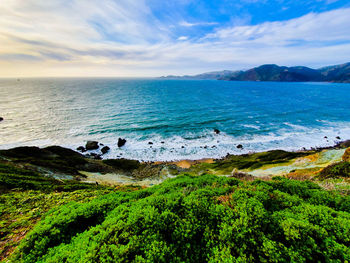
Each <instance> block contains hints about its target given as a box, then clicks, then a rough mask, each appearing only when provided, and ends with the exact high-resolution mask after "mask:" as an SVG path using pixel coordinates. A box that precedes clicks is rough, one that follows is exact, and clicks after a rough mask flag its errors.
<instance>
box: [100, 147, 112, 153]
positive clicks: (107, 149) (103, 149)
mask: <svg viewBox="0 0 350 263" xmlns="http://www.w3.org/2000/svg"><path fill="white" fill-rule="evenodd" d="M109 150H110V148H109V147H108V146H104V147H103V148H102V149H101V152H102V154H105V153H107V152H109Z"/></svg>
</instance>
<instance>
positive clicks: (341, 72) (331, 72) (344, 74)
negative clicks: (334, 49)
mask: <svg viewBox="0 0 350 263" xmlns="http://www.w3.org/2000/svg"><path fill="white" fill-rule="evenodd" d="M319 71H320V72H321V74H322V75H323V76H325V78H326V79H327V81H333V82H347V83H350V62H349V63H345V64H341V65H335V66H330V67H325V68H320V69H319Z"/></svg>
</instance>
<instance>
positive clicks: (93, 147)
mask: <svg viewBox="0 0 350 263" xmlns="http://www.w3.org/2000/svg"><path fill="white" fill-rule="evenodd" d="M85 148H86V150H88V151H89V150H96V149H98V148H99V146H98V142H96V141H87V143H86V145H85Z"/></svg>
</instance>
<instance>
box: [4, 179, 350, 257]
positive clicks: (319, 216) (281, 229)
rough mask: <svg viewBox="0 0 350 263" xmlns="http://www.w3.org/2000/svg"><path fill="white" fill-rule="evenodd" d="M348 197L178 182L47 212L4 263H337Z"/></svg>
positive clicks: (348, 229)
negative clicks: (8, 262)
mask: <svg viewBox="0 0 350 263" xmlns="http://www.w3.org/2000/svg"><path fill="white" fill-rule="evenodd" d="M349 212H350V211H349V197H348V196H341V195H339V194H335V193H331V192H326V191H324V190H322V189H320V187H318V186H317V185H316V184H313V183H310V182H300V181H292V180H286V179H283V178H277V179H276V180H273V181H267V182H266V181H254V182H243V181H239V180H237V179H234V178H226V177H216V176H213V175H202V176H198V177H196V176H191V175H183V176H179V177H177V178H175V179H171V180H167V181H165V182H163V183H162V184H160V185H157V186H154V187H151V188H148V189H144V190H139V191H134V192H127V193H120V192H117V193H110V194H107V195H104V196H102V197H99V198H96V199H94V200H92V201H90V202H88V203H83V204H78V203H70V204H67V205H65V206H62V207H60V208H58V209H54V210H51V211H50V212H49V213H48V214H47V216H46V217H45V218H44V219H43V220H42V221H40V222H39V223H38V224H37V225H36V227H35V228H34V229H33V231H32V232H30V233H29V234H28V236H27V237H26V238H25V239H24V240H23V241H22V243H21V244H20V246H19V248H18V250H17V251H16V252H15V254H14V255H13V257H12V258H11V261H12V262H346V261H349V260H350V213H349Z"/></svg>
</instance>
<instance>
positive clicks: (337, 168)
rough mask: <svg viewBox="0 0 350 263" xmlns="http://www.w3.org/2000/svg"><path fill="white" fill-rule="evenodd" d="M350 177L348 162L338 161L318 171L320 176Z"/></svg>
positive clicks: (349, 163) (324, 177)
mask: <svg viewBox="0 0 350 263" xmlns="http://www.w3.org/2000/svg"><path fill="white" fill-rule="evenodd" d="M338 177H346V178H350V162H339V163H335V164H331V165H329V166H327V167H326V168H324V169H323V170H322V171H321V173H320V178H322V179H327V178H338Z"/></svg>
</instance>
